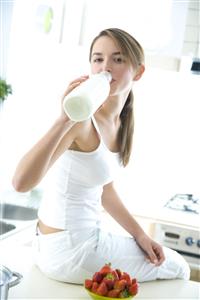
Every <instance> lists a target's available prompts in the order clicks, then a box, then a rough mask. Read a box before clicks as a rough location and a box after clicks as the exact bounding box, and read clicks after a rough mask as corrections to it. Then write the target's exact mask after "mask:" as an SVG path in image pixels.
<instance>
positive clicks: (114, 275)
mask: <svg viewBox="0 0 200 300" xmlns="http://www.w3.org/2000/svg"><path fill="white" fill-rule="evenodd" d="M111 274H112V275H113V277H114V280H119V276H118V273H117V271H116V270H112V272H111Z"/></svg>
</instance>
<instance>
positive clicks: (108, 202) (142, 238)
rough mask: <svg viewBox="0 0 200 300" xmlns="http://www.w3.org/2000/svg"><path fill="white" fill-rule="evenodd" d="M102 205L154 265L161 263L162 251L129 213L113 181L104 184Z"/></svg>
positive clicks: (163, 258)
mask: <svg viewBox="0 0 200 300" xmlns="http://www.w3.org/2000/svg"><path fill="white" fill-rule="evenodd" d="M102 205H103V207H104V208H105V210H106V211H107V212H108V213H109V214H110V215H111V216H112V217H113V218H114V219H115V220H116V221H117V222H118V223H119V224H120V225H121V226H122V227H123V228H124V229H125V230H126V231H127V232H129V233H130V234H131V235H132V236H133V237H134V238H135V239H136V241H137V243H138V245H139V246H140V247H141V249H143V251H144V253H146V257H147V259H148V260H149V261H150V262H151V263H154V264H155V265H161V264H162V262H163V261H164V260H165V256H164V252H163V249H162V247H161V245H159V244H158V243H156V242H155V241H154V240H152V239H151V238H150V237H149V236H148V235H147V234H146V233H145V232H144V230H143V229H142V227H141V226H140V225H139V224H138V223H137V222H136V220H135V219H134V217H133V216H132V215H131V214H130V213H129V211H128V210H127V209H126V207H125V206H124V204H123V203H122V201H121V199H120V197H119V195H118V194H117V192H116V190H115V188H114V186H113V183H109V184H107V185H105V186H104V189H103V194H102Z"/></svg>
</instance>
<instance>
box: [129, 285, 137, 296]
mask: <svg viewBox="0 0 200 300" xmlns="http://www.w3.org/2000/svg"><path fill="white" fill-rule="evenodd" d="M128 291H129V294H131V295H133V296H134V295H136V294H137V293H138V284H137V283H134V284H131V286H129V288H128Z"/></svg>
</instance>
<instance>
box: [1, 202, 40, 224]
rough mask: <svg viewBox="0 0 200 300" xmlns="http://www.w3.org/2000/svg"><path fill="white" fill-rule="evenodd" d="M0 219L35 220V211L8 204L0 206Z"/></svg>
mask: <svg viewBox="0 0 200 300" xmlns="http://www.w3.org/2000/svg"><path fill="white" fill-rule="evenodd" d="M0 219H9V220H21V221H30V220H35V219H37V209H35V208H31V207H25V206H20V205H15V204H9V203H1V204H0Z"/></svg>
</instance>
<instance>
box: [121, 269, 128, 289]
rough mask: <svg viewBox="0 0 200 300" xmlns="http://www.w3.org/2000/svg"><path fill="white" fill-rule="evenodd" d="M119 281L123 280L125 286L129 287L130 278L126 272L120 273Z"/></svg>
mask: <svg viewBox="0 0 200 300" xmlns="http://www.w3.org/2000/svg"><path fill="white" fill-rule="evenodd" d="M120 279H125V280H126V282H127V285H128V286H130V285H131V277H130V275H129V274H128V273H126V272H122V274H121V277H120Z"/></svg>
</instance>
